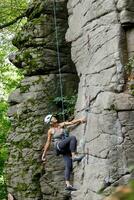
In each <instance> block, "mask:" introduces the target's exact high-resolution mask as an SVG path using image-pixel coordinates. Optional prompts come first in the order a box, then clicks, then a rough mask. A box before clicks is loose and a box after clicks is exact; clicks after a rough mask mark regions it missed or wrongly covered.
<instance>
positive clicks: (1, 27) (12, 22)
mask: <svg viewBox="0 0 134 200" xmlns="http://www.w3.org/2000/svg"><path fill="white" fill-rule="evenodd" d="M23 17H26V12H24V13H22V14H21V15H19V16H18V17H16V18H15V19H13V20H12V21H10V22H7V23H5V24H1V25H0V29H3V28H6V27H8V26H11V25H13V24H15V23H16V22H17V21H18V20H19V19H22V18H23Z"/></svg>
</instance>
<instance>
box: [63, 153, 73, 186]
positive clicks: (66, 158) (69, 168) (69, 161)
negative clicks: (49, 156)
mask: <svg viewBox="0 0 134 200" xmlns="http://www.w3.org/2000/svg"><path fill="white" fill-rule="evenodd" d="M63 158H64V163H65V181H66V185H67V186H69V185H70V175H71V171H72V159H71V157H70V155H63Z"/></svg>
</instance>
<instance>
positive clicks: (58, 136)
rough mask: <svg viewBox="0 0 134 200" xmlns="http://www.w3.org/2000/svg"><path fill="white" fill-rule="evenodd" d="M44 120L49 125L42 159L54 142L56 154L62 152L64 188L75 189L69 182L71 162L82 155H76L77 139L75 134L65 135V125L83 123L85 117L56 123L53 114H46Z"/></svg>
mask: <svg viewBox="0 0 134 200" xmlns="http://www.w3.org/2000/svg"><path fill="white" fill-rule="evenodd" d="M44 122H45V123H47V124H49V125H50V128H49V130H48V135H47V142H46V144H45V146H44V149H43V154H42V161H43V162H45V161H46V155H47V151H48V149H49V147H50V144H51V141H52V142H53V144H54V148H55V150H56V152H57V155H59V154H62V155H63V158H64V163H65V182H66V188H65V189H66V190H70V191H75V190H77V189H76V188H74V187H73V186H72V185H71V184H70V174H71V171H72V162H75V161H78V162H80V161H81V160H82V159H83V157H84V156H78V155H76V148H77V140H76V137H75V136H67V135H66V132H65V127H67V126H70V125H78V124H80V123H85V122H86V120H85V119H74V120H72V121H70V122H62V123H58V121H57V119H56V118H55V117H54V116H53V115H47V116H46V117H45V119H44Z"/></svg>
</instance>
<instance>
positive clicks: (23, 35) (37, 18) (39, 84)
mask: <svg viewBox="0 0 134 200" xmlns="http://www.w3.org/2000/svg"><path fill="white" fill-rule="evenodd" d="M66 3H67V2H66V1H63V0H59V1H58V2H57V3H56V14H57V27H58V38H59V51H60V61H61V63H60V64H61V73H62V84H63V94H64V95H74V90H77V87H78V76H77V73H76V70H75V66H74V64H73V62H72V61H71V51H70V45H69V44H67V43H66V41H65V33H66V30H67V6H66ZM27 17H28V21H27V23H26V24H25V26H24V27H23V28H22V30H21V31H20V32H19V33H18V34H17V35H16V37H15V38H14V40H13V44H14V45H15V46H17V47H18V52H16V53H12V54H11V55H10V60H11V61H12V62H13V63H14V64H15V65H16V66H17V67H18V68H23V69H24V72H25V78H24V80H22V82H21V83H20V86H19V87H18V88H17V89H16V90H15V91H14V92H13V93H12V94H11V95H10V97H9V103H10V108H9V111H8V114H9V117H10V120H11V122H12V130H11V133H10V134H9V137H8V143H9V152H10V153H9V160H8V162H7V165H6V174H7V186H8V192H9V193H11V194H13V195H14V197H15V198H16V199H17V200H43V199H45V200H48V199H51V200H59V199H61V200H67V199H69V198H70V197H69V196H70V194H68V193H66V192H65V191H64V188H65V184H64V171H63V170H64V165H63V160H62V159H61V157H56V156H55V155H54V152H53V150H52V149H53V148H52V149H50V151H49V154H48V161H47V163H46V164H45V165H43V163H42V162H41V155H42V148H43V145H44V143H45V142H46V137H47V129H48V127H47V126H46V125H44V122H43V121H44V117H45V116H46V115H47V114H48V113H49V112H53V111H55V110H56V106H55V105H54V102H53V100H54V98H55V97H59V96H60V85H59V82H60V81H59V80H60V77H59V70H58V64H57V52H56V39H55V26H54V18H53V1H50V0H49V1H47V0H45V1H40V0H38V1H37V0H36V1H34V2H33V3H32V4H31V5H30V7H29V9H28V11H27Z"/></svg>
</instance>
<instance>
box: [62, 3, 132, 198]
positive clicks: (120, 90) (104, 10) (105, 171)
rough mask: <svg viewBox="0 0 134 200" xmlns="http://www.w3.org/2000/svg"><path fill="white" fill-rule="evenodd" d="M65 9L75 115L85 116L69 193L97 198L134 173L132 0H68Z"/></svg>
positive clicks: (73, 196) (78, 196)
mask: <svg viewBox="0 0 134 200" xmlns="http://www.w3.org/2000/svg"><path fill="white" fill-rule="evenodd" d="M68 12H69V19H68V23H69V29H68V31H67V33H66V39H67V41H69V42H72V48H71V53H72V59H73V61H74V63H75V66H76V69H77V72H78V75H79V77H80V84H79V90H78V100H77V105H76V115H78V116H80V115H81V116H82V115H85V116H86V117H87V124H86V125H85V126H84V125H83V127H81V128H79V129H78V132H79V151H80V152H81V151H83V150H84V151H85V153H86V157H85V159H84V160H83V162H82V163H81V164H80V165H79V166H76V167H75V174H74V184H76V185H77V187H78V188H79V190H78V191H77V192H75V193H74V194H73V195H72V199H73V200H80V199H83V200H89V199H90V200H101V199H103V196H104V194H108V193H109V191H110V189H111V188H112V187H113V186H114V185H118V184H123V183H125V182H126V181H127V180H128V179H129V178H130V177H131V176H132V168H133V164H134V159H133V156H132V155H133V152H134V145H133V142H134V141H133V136H132V135H133V133H134V98H133V96H132V95H131V91H129V90H128V87H127V85H128V82H129V81H130V80H129V81H128V77H126V75H125V74H126V72H125V67H124V66H125V64H126V62H127V61H128V58H129V57H131V56H133V55H134V45H133V37H134V35H133V33H134V29H133V26H132V25H133V23H134V21H133V19H134V16H133V15H134V2H133V1H132V0H116V1H114V0H112V1H108V0H105V1H101V0H98V1H97V0H95V1H94V0H82V1H79V0H69V1H68ZM132 71H133V70H132ZM132 71H131V75H132V77H133V72H132ZM131 81H132V80H131ZM131 81H130V82H131ZM130 84H131V83H130ZM100 191H101V192H102V191H103V193H101V194H99V192H100Z"/></svg>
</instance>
